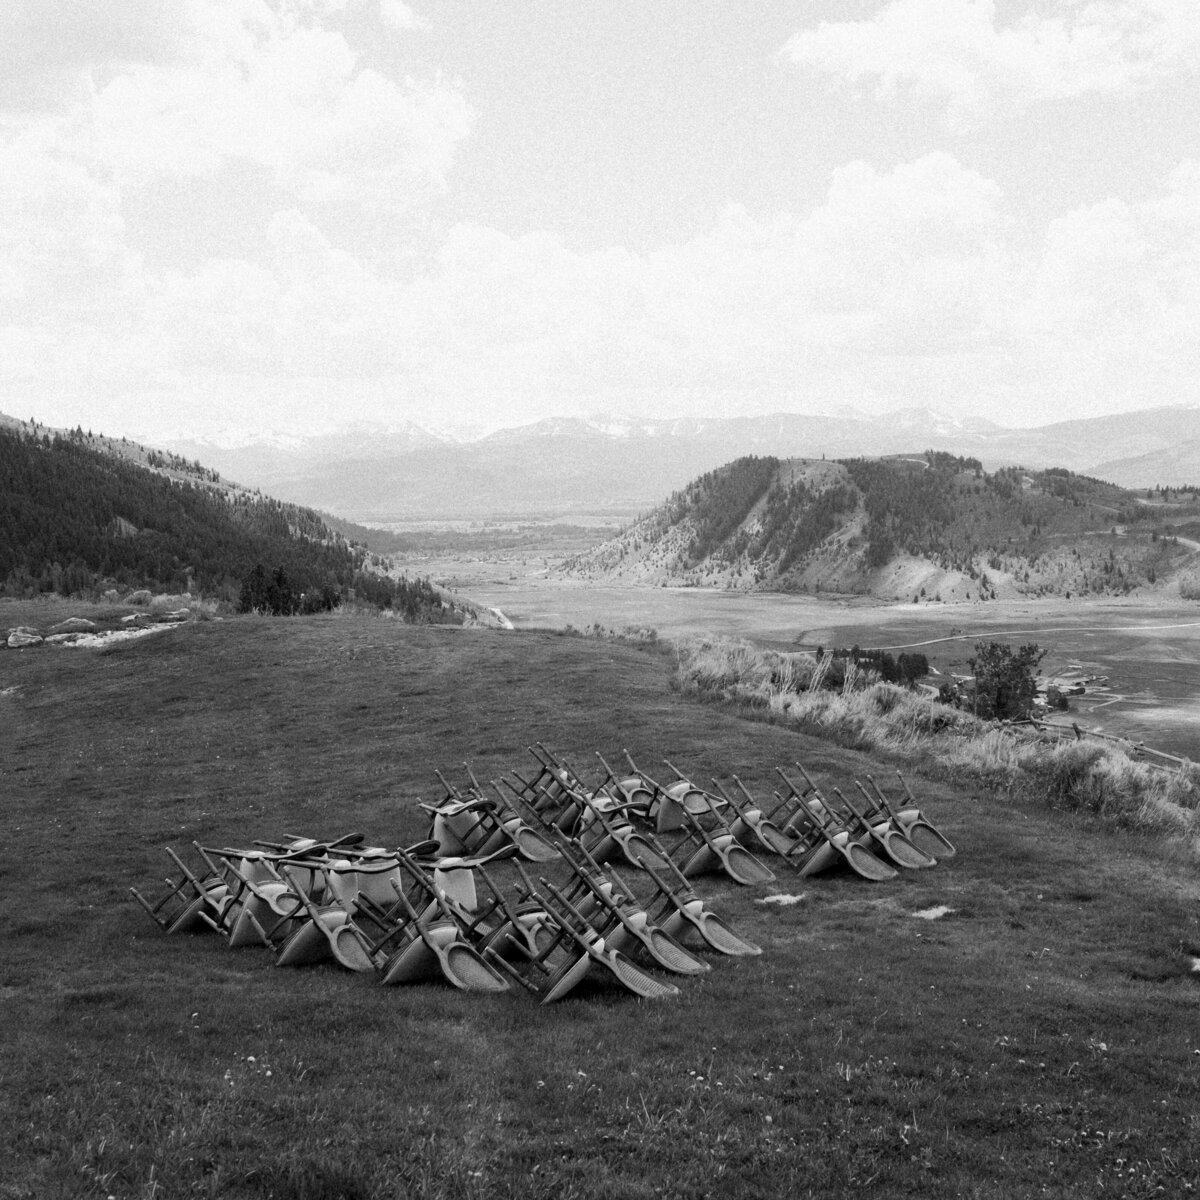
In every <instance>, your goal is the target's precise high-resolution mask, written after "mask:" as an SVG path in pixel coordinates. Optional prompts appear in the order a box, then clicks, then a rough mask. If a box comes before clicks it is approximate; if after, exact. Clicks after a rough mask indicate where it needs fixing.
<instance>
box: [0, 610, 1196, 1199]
mask: <svg viewBox="0 0 1200 1200" xmlns="http://www.w3.org/2000/svg"><path fill="white" fill-rule="evenodd" d="M2 620H3V616H2V615H0V621H2ZM6 623H7V624H16V623H17V621H16V620H13V621H9V622H6ZM668 675H669V671H668V663H667V661H666V660H665V659H664V657H663V651H662V650H660V649H656V648H653V647H640V646H633V645H627V644H623V643H618V642H608V641H595V640H587V639H580V638H572V637H564V636H560V635H556V634H552V633H519V634H514V633H507V634H500V633H493V632H488V631H482V630H471V629H444V628H414V627H407V626H402V625H400V624H398V623H395V622H391V621H385V620H382V619H370V618H348V617H340V616H336V615H335V616H330V617H318V618H306V619H295V620H287V621H267V620H255V619H249V618H247V619H240V620H235V621H226V622H211V623H208V624H196V625H188V626H183V627H179V628H177V629H173V630H171V631H169V632H166V633H162V634H157V635H155V636H154V637H152V638H149V639H146V640H144V641H140V642H131V643H125V644H122V645H119V646H114V647H112V648H111V649H109V650H106V651H101V652H96V651H84V650H70V649H51V648H41V649H34V650H27V651H7V650H6V651H3V652H0V805H2V812H3V815H4V843H5V844H4V852H3V855H2V857H0V870H2V878H3V881H4V883H5V894H6V897H7V900H8V911H7V918H6V921H5V927H4V931H3V934H2V935H0V1022H2V1023H0V1074H2V1076H3V1078H2V1080H0V1129H2V1130H4V1137H3V1141H4V1143H5V1144H6V1147H7V1152H6V1154H5V1156H4V1159H3V1165H2V1166H0V1198H3V1200H17V1198H26V1197H28V1198H36V1200H43V1198H50V1197H72V1198H74V1197H107V1196H114V1197H120V1198H123V1197H157V1198H160V1200H172V1198H174V1197H186V1196H210V1197H238V1198H241V1197H246V1198H250V1197H255V1198H260V1197H261V1198H265V1197H276V1198H281V1200H282V1198H289V1200H335V1198H338V1197H342V1198H346V1200H350V1198H365V1197H407V1196H428V1197H443V1196H444V1197H493V1196H501V1197H503V1196H513V1197H516V1196H520V1197H523V1198H530V1197H547V1198H550V1197H556V1198H557V1197H570V1196H577V1197H584V1196H587V1197H601V1196H605V1197H610V1196H629V1197H643V1196H644V1197H653V1196H678V1197H693V1196H697V1197H698V1196H716V1197H721V1196H729V1197H734V1196H751V1197H753V1196H761V1197H775V1196H793V1197H803V1196H814V1197H816V1196H820V1197H829V1196H842V1195H850V1194H852V1193H857V1192H860V1191H862V1190H864V1189H868V1190H870V1191H872V1192H873V1193H874V1194H876V1195H883V1196H904V1195H920V1196H922V1197H943V1196H944V1197H951V1196H961V1197H1022V1196H1058V1197H1094V1196H1122V1197H1138V1196H1153V1195H1163V1196H1179V1195H1185V1194H1187V1193H1188V1191H1189V1189H1192V1190H1195V1189H1196V1188H1197V1187H1200V1082H1198V1081H1200V975H1198V974H1197V973H1196V972H1194V971H1193V969H1192V967H1193V958H1194V957H1198V956H1200V879H1198V874H1197V867H1196V865H1195V864H1194V863H1192V862H1189V861H1183V860H1182V859H1181V858H1180V857H1179V856H1177V855H1176V856H1167V855H1164V853H1163V851H1162V850H1161V848H1160V847H1159V846H1158V845H1157V844H1156V843H1155V842H1153V841H1150V840H1141V839H1131V838H1129V837H1127V836H1120V835H1116V834H1113V833H1109V832H1105V831H1102V830H1100V829H1098V828H1096V827H1094V826H1092V825H1091V824H1089V823H1087V822H1085V821H1082V820H1076V821H1073V822H1072V821H1068V820H1067V819H1065V818H1064V817H1063V816H1062V815H1061V814H1055V813H1050V812H1047V811H1044V810H1041V809H1039V808H1037V807H1035V806H1032V805H1024V806H1022V805H1018V804H1016V803H1014V802H1011V801H1010V800H1008V799H1006V798H1005V797H1003V796H995V795H990V794H986V793H980V792H979V791H978V790H977V789H976V787H975V785H967V786H964V787H962V788H959V787H955V786H954V785H952V784H947V783H945V782H940V783H932V782H928V781H923V780H920V779H914V780H911V782H912V784H913V787H914V790H916V791H917V792H918V794H919V795H920V796H921V798H922V803H923V806H924V807H925V809H926V811H927V813H928V814H930V815H931V816H933V818H934V819H935V820H936V821H937V822H938V823H939V824H940V825H941V826H942V828H943V829H944V830H945V832H946V833H947V834H948V835H949V836H950V838H951V839H952V840H953V841H954V842H955V843H956V845H957V846H958V849H959V853H958V856H957V857H956V858H955V859H953V860H951V861H949V862H946V863H943V864H940V865H939V866H938V867H937V868H935V869H934V870H931V871H924V872H917V873H909V874H905V875H904V876H902V877H901V878H900V879H898V880H896V881H894V882H891V883H885V884H877V885H871V884H867V883H865V882H863V881H861V880H858V879H856V878H853V877H846V878H842V877H838V878H833V877H827V878H819V879H813V880H800V879H797V878H795V877H794V876H792V877H788V876H787V875H786V874H784V873H783V872H782V871H781V873H780V878H779V881H778V884H777V885H775V886H773V887H763V888H756V889H744V888H738V887H736V886H735V885H733V884H731V883H728V882H725V881H722V880H721V879H718V878H717V877H709V878H706V879H705V880H703V881H701V882H700V885H699V886H700V890H701V891H702V892H703V893H704V894H705V896H706V897H707V899H708V900H709V902H710V904H711V905H712V906H713V907H714V908H716V909H717V910H718V911H720V912H721V913H722V914H723V915H725V916H726V917H727V918H728V919H729V920H730V922H731V924H732V925H733V926H734V928H735V929H737V930H738V931H739V932H743V933H745V934H746V935H747V936H749V937H751V938H753V939H754V940H756V941H758V942H759V943H761V944H762V945H763V946H764V948H765V953H764V954H763V956H762V957H761V958H759V959H755V960H734V959H715V958H714V960H713V970H712V971H711V972H710V973H709V974H708V975H706V976H704V977H702V978H699V979H686V980H681V981H679V982H680V983H681V986H682V989H683V994H682V995H681V996H680V997H679V998H678V999H676V1000H672V1001H667V1002H663V1003H659V1004H645V1003H638V1002H634V1001H632V1000H631V999H629V998H626V996H624V995H622V994H616V993H613V992H610V991H606V990H595V991H592V992H590V993H587V994H583V995H581V997H580V998H579V999H571V1000H568V1001H565V1002H563V1003H561V1004H558V1005H554V1006H551V1007H548V1008H545V1009H540V1008H538V1007H536V1006H535V1005H534V1004H533V1002H532V1001H531V1000H530V999H529V998H528V997H526V996H523V995H512V996H509V997H501V998H499V999H484V998H480V997H475V996H469V995H463V994H459V993H456V992H454V991H453V990H452V989H450V988H448V987H440V986H438V987H435V986H422V987H413V988H392V989H385V988H382V987H379V986H377V985H376V984H374V983H373V982H371V981H370V980H367V979H365V978H363V977H361V976H352V975H349V974H346V973H341V972H339V971H337V970H335V969H332V968H328V969H327V968H313V969H309V970H297V971H288V970H279V969H275V968H273V967H272V966H271V965H270V961H269V958H268V957H267V955H266V953H265V952H263V951H258V950H245V951H230V950H228V949H227V948H226V947H225V946H224V945H223V944H222V942H221V941H220V940H219V939H218V938H217V937H216V936H215V935H209V936H194V937H176V938H167V937H164V936H162V935H161V934H160V933H159V932H158V931H157V930H156V929H155V928H154V927H153V926H152V924H151V923H150V922H149V921H148V920H147V919H146V917H145V915H144V914H143V913H142V911H141V910H140V909H139V908H138V907H137V906H136V905H135V904H134V903H133V902H132V901H131V900H130V899H129V895H128V888H129V886H130V885H131V884H132V885H136V886H138V887H140V888H143V889H144V890H147V891H150V892H154V891H155V890H156V888H157V887H158V886H159V884H158V883H157V881H159V880H161V878H162V877H163V875H164V874H165V873H166V871H167V869H168V867H169V865H170V864H169V863H168V862H167V859H166V857H165V856H164V855H163V853H162V847H163V846H164V845H168V844H170V845H174V846H176V847H177V848H183V847H185V846H187V845H188V844H189V843H190V842H191V841H192V840H193V839H198V840H200V841H203V842H217V843H222V844H243V843H247V842H249V841H251V840H252V839H254V838H258V837H271V836H275V835H278V834H281V833H283V832H285V831H289V832H290V831H296V832H310V833H312V834H314V835H332V836H336V835H337V834H340V833H343V832H347V831H350V830H354V829H361V830H364V831H366V832H367V833H368V835H369V836H370V838H371V839H372V840H373V841H376V842H381V843H395V842H404V841H411V840H413V839H415V838H416V837H418V836H421V835H422V834H423V832H424V821H423V815H422V813H421V811H420V810H419V808H418V807H417V803H416V801H417V799H418V797H424V798H426V799H432V798H433V796H434V795H435V794H436V793H437V790H438V784H437V780H436V778H435V777H434V775H433V769H434V768H435V767H440V768H442V769H443V771H445V772H446V773H447V774H454V773H458V772H459V771H460V766H459V764H461V763H462V762H463V761H464V760H466V761H469V762H470V763H471V765H472V767H473V768H474V769H475V771H476V773H477V774H479V775H481V776H493V775H497V774H500V773H502V772H503V771H505V770H507V769H510V768H513V767H516V768H524V767H526V766H527V765H528V764H529V763H530V762H531V761H532V760H530V759H528V756H527V755H526V753H525V750H524V747H525V746H526V745H527V744H528V743H529V742H530V741H532V740H534V739H541V740H543V741H545V742H546V743H547V745H549V746H551V747H552V748H553V749H554V750H555V751H556V752H558V753H560V754H563V755H565V756H567V757H568V758H570V759H572V761H574V762H576V763H577V765H578V766H579V767H581V768H590V762H591V756H592V752H593V751H595V750H601V751H602V752H603V753H604V754H605V756H606V757H609V758H610V759H612V758H613V757H614V756H615V755H617V754H618V752H619V751H620V749H621V748H622V747H623V746H628V747H629V749H630V750H631V752H632V753H633V756H634V757H635V759H637V760H638V761H639V762H640V763H642V764H643V765H647V766H652V767H657V766H658V765H659V763H660V762H661V759H662V758H663V757H667V758H670V759H671V760H672V761H673V762H674V763H676V764H677V765H678V766H680V767H681V768H684V769H686V770H687V771H689V772H690V773H692V774H693V775H694V776H696V777H697V778H698V779H707V778H708V776H710V775H712V774H717V775H720V776H723V777H728V775H729V774H731V773H733V772H736V773H737V774H738V775H739V776H740V777H741V778H742V780H743V781H744V782H745V783H746V784H747V786H748V787H749V788H750V789H751V791H753V792H755V793H756V794H761V795H762V796H764V797H765V796H766V795H767V793H768V791H769V789H770V786H771V778H772V770H773V768H774V766H775V765H776V764H787V763H789V762H791V761H793V760H794V759H796V758H800V759H801V760H802V761H803V762H804V763H805V765H806V766H807V767H808V769H809V770H810V771H811V772H812V773H814V774H815V775H816V776H817V777H818V778H819V779H820V780H821V781H822V782H824V783H827V784H838V785H839V786H842V787H843V789H845V788H846V787H847V786H849V785H850V783H851V781H852V780H853V779H854V778H855V777H856V776H861V775H862V774H864V773H866V772H867V771H870V772H873V773H874V774H875V775H876V776H877V777H879V778H880V779H881V780H886V779H887V777H888V776H889V773H890V771H891V770H892V769H894V767H895V766H896V764H894V763H888V762H885V761H881V760H879V759H869V758H866V757H864V756H862V755H858V754H855V753H853V752H851V751H847V750H842V749H838V748H836V747H832V746H830V745H828V744H826V743H822V742H820V741H817V740H814V739H811V738H808V737H805V736H802V735H799V734H796V733H795V732H792V731H789V730H787V729H785V728H782V727H776V726H772V725H770V724H765V723H762V722H760V721H752V720H748V719H746V718H744V717H743V716H740V715H738V714H737V713H736V712H733V711H731V710H728V709H725V708H722V707H720V706H718V705H713V704H698V703H695V702H693V701H691V700H688V699H687V698H685V697H683V696H680V695H679V694H677V693H675V692H673V691H672V690H671V689H670V687H669V685H668ZM775 892H778V893H786V894H789V895H801V896H803V899H802V900H800V902H798V903H794V904H791V905H778V904H766V903H762V902H761V901H763V900H764V899H765V898H766V897H767V896H768V895H770V894H771V893H775ZM937 906H945V907H947V908H949V909H950V910H952V911H950V912H949V913H948V914H947V915H945V916H943V917H941V918H940V919H936V920H926V919H922V918H920V917H917V916H914V914H915V913H919V912H925V911H927V910H929V909H931V908H935V907H937Z"/></svg>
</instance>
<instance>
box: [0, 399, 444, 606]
mask: <svg viewBox="0 0 1200 1200" xmlns="http://www.w3.org/2000/svg"><path fill="white" fill-rule="evenodd" d="M384 568H385V564H384V562H383V561H382V560H381V559H380V558H379V557H378V556H376V555H372V554H371V553H370V552H369V551H368V550H367V549H366V547H364V546H362V545H360V544H358V543H356V542H353V541H351V540H349V539H348V538H347V537H346V536H344V535H343V534H342V533H341V532H339V531H337V530H335V529H333V528H331V527H330V526H329V525H328V524H327V523H326V522H325V520H324V519H323V518H322V517H321V516H320V515H319V514H318V513H315V512H313V511H312V510H311V509H306V508H301V507H299V506H297V505H294V504H285V503H282V502H280V501H278V500H273V499H271V498H270V497H267V496H263V495H262V494H261V493H258V492H249V491H247V490H245V489H244V488H239V487H235V486H231V485H229V484H227V483H224V482H222V480H221V479H220V477H219V475H218V474H217V473H216V472H214V471H210V470H208V469H206V468H205V467H203V466H202V465H201V464H200V463H198V462H194V463H193V462H188V461H186V460H185V459H183V458H181V457H179V456H178V455H174V454H170V453H165V452H163V451H158V450H152V449H147V448H146V447H143V446H139V445H138V444H136V443H133V442H127V441H124V440H121V441H116V440H114V439H110V438H102V437H96V436H94V435H93V434H91V433H90V432H89V433H85V432H84V431H83V430H81V429H79V430H74V431H70V432H66V433H63V432H58V431H50V430H47V429H44V428H43V427H41V426H36V425H33V424H21V423H19V422H14V421H12V420H11V419H7V420H6V421H5V423H3V424H0V595H8V596H29V595H35V594H39V593H48V592H53V593H58V594H62V595H77V596H92V597H95V596H98V595H100V594H101V593H104V592H106V591H111V590H120V591H125V592H128V591H130V590H138V589H146V590H152V591H159V592H169V593H189V592H192V593H199V594H203V595H205V596H207V597H212V598H214V599H217V600H221V601H227V602H230V603H234V602H238V603H243V606H252V607H261V606H263V604H264V603H265V599H264V598H265V597H267V596H268V594H270V597H271V604H270V605H269V606H270V607H273V608H275V609H277V610H278V609H280V608H281V607H282V609H283V610H284V611H289V610H291V609H292V608H293V607H300V606H306V607H309V608H312V607H318V608H328V607H330V606H331V605H333V604H336V603H339V602H340V600H341V598H342V597H343V596H345V595H347V594H350V593H351V589H352V590H353V594H354V595H356V596H358V597H360V598H361V599H364V600H366V601H368V602H370V603H374V604H377V605H380V606H389V607H390V606H393V605H394V606H396V607H397V608H398V609H402V610H403V611H404V612H405V614H406V616H408V617H410V618H412V619H444V618H445V617H446V616H447V615H451V616H452V615H453V614H450V613H449V610H447V609H446V608H445V606H444V604H443V600H442V597H441V596H440V595H438V594H436V593H435V591H434V590H433V589H431V588H430V587H429V586H428V585H427V584H425V583H424V582H423V581H409V580H404V579H401V580H396V579H391V578H388V577H387V574H386V571H385V569H384ZM272 588H274V591H272ZM281 596H282V597H283V599H282V600H281V599H280V597H281Z"/></svg>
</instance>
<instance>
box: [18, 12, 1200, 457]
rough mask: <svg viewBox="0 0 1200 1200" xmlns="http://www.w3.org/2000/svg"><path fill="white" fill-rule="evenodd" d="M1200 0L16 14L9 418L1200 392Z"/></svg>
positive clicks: (510, 420) (125, 419) (355, 414)
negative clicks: (1199, 385)
mask: <svg viewBox="0 0 1200 1200" xmlns="http://www.w3.org/2000/svg"><path fill="white" fill-rule="evenodd" d="M1198 84H1200V4H1197V3H1196V2H1195V0H794V2H793V3H782V2H778V0H740V2H735V0H606V2H604V3H597V2H595V0H592V2H585V0H574V2H567V0H120V3H117V4H107V5H105V4H97V3H95V0H50V2H47V0H6V3H5V4H4V5H3V6H0V411H3V412H6V413H8V414H9V415H10V416H15V417H21V418H29V417H33V418H36V419H37V420H39V421H41V422H43V423H45V424H49V425H53V426H67V427H71V428H74V427H75V426H76V425H79V426H82V427H83V428H85V429H91V430H93V431H95V432H104V433H107V434H110V435H117V436H121V435H129V436H135V437H141V438H145V439H146V440H151V441H153V440H159V441H162V440H164V439H166V438H169V437H173V436H185V435H186V436H198V437H212V438H219V439H222V440H226V441H234V440H238V439H239V438H245V437H249V436H251V435H255V434H261V433H266V432H269V431H284V430H286V431H291V432H295V433H301V434H304V433H318V432H328V431H331V430H334V429H337V428H339V427H341V426H344V425H348V424H357V423H366V424H373V425H376V426H383V427H388V428H402V427H403V426H404V424H405V423H406V422H409V421H411V422H415V423H416V424H418V425H422V426H424V427H426V428H431V429H435V430H448V429H457V430H460V431H471V430H475V431H484V430H489V429H494V428H498V427H501V426H509V425H518V424H522V423H526V422H529V421H534V420H538V419H541V418H544V417H548V416H590V415H593V414H598V413H613V414H627V415H632V416H660V417H672V416H681V415H704V416H722V417H728V416H735V415H756V414H768V413H775V412H799V413H841V412H854V413H857V414H860V415H868V416H879V417H885V416H886V414H887V413H889V412H894V411H896V410H900V409H905V408H912V407H928V408H932V409H935V410H938V411H939V412H943V413H946V414H948V415H952V416H957V417H961V418H964V419H965V418H978V417H982V418H987V419H990V420H994V421H996V422H998V423H1000V424H1004V425H1010V426H1011V425H1026V426H1028V425H1039V424H1046V423H1050V422H1052V421H1056V420H1062V419H1066V418H1069V417H1083V416H1089V415H1100V414H1105V413H1115V412H1127V411H1131V410H1137V409H1140V408H1146V407H1152V406H1158V405H1164V404H1192V403H1194V402H1197V401H1200V388H1198V384H1200V337H1197V331H1198V330H1200V88H1198Z"/></svg>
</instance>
